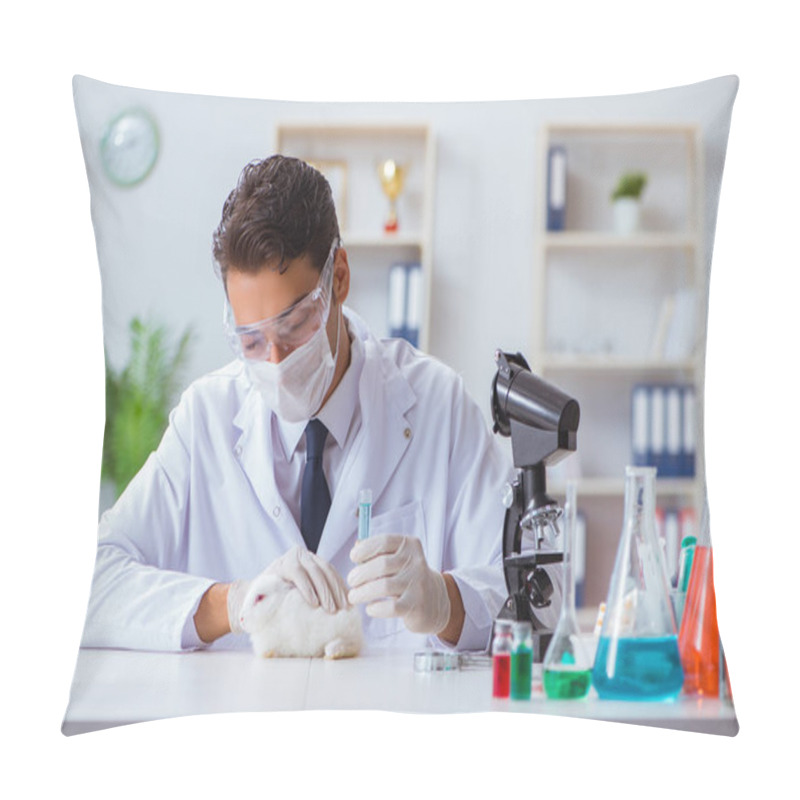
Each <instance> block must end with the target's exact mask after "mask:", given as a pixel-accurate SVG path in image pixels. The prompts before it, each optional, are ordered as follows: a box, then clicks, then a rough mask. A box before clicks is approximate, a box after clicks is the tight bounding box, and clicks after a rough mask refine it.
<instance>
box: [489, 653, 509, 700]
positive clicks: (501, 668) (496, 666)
mask: <svg viewBox="0 0 800 800" xmlns="http://www.w3.org/2000/svg"><path fill="white" fill-rule="evenodd" d="M510 693H511V654H510V653H498V654H497V655H495V656H492V697H501V698H505V697H508V696H509V694H510Z"/></svg>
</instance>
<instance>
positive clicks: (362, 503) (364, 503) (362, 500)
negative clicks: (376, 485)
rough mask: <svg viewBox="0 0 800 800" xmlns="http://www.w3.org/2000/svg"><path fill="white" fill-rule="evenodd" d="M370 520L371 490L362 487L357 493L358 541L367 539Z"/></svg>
mask: <svg viewBox="0 0 800 800" xmlns="http://www.w3.org/2000/svg"><path fill="white" fill-rule="evenodd" d="M371 520H372V490H371V489H362V490H361V491H360V492H359V495H358V541H362V540H363V539H369V525H370V521H371Z"/></svg>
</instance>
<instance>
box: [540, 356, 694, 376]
mask: <svg viewBox="0 0 800 800" xmlns="http://www.w3.org/2000/svg"><path fill="white" fill-rule="evenodd" d="M540 368H541V369H542V370H550V371H559V372H597V373H615V372H684V371H686V370H693V369H696V368H697V362H696V361H695V359H693V358H687V359H682V360H680V361H664V359H652V358H623V357H619V356H599V355H598V356H570V355H564V356H554V355H549V356H544V358H542V359H541V361H540Z"/></svg>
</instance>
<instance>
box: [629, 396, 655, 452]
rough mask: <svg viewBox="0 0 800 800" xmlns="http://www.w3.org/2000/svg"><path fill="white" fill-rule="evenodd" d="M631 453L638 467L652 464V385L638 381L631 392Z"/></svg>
mask: <svg viewBox="0 0 800 800" xmlns="http://www.w3.org/2000/svg"><path fill="white" fill-rule="evenodd" d="M631 454H632V458H633V464H634V466H636V467H646V466H649V464H650V458H651V454H650V387H649V386H648V385H647V384H644V383H638V384H636V385H635V386H634V387H633V390H632V392H631Z"/></svg>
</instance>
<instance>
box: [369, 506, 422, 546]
mask: <svg viewBox="0 0 800 800" xmlns="http://www.w3.org/2000/svg"><path fill="white" fill-rule="evenodd" d="M369 533H370V536H377V535H378V534H381V533H395V534H400V535H401V536H416V537H417V539H419V540H420V541H421V542H422V546H423V547H424V546H425V539H426V537H425V516H424V515H423V513H422V503H420V502H419V500H414V501H413V502H411V503H406V505H404V506H400V508H393V509H392V510H391V511H385V512H384V513H383V514H374V513H373V515H372V519H371V520H370V526H369Z"/></svg>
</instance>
